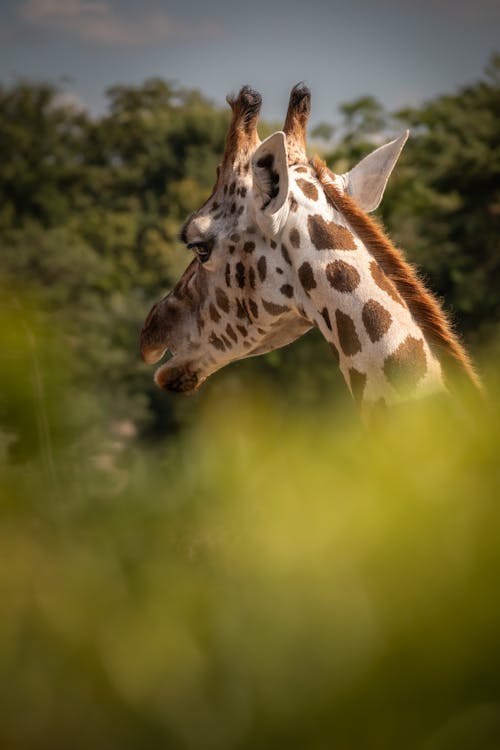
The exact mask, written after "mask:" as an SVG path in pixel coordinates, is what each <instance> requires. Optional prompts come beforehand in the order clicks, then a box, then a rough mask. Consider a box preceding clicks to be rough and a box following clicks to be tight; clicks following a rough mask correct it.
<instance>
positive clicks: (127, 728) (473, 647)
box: [0, 307, 500, 750]
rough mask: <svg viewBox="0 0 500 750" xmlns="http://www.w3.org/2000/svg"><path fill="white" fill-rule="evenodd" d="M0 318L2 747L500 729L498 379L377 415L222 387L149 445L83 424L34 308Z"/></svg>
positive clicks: (459, 738)
mask: <svg viewBox="0 0 500 750" xmlns="http://www.w3.org/2000/svg"><path fill="white" fill-rule="evenodd" d="M0 334H1V339H2V341H1V342H0V345H1V348H2V352H3V355H4V359H3V367H2V369H1V374H0V381H1V382H0V388H1V393H2V403H3V405H4V408H5V409H7V410H8V411H9V414H8V416H9V420H8V423H9V424H14V423H16V424H18V425H19V434H21V435H23V436H24V437H23V440H24V442H25V443H28V444H29V445H28V447H26V445H25V446H24V448H23V450H18V442H19V441H18V436H16V435H14V434H11V433H8V432H3V433H2V432H0V449H1V453H2V454H3V459H2V472H1V479H0V491H1V525H0V551H1V555H2V564H1V566H0V603H1V604H0V607H1V610H0V674H1V680H0V746H1V747H2V748H9V750H18V749H19V750H21V749H23V750H24V749H25V748H51V750H57V749H58V748H61V749H62V748H74V749H76V748H78V749H80V748H81V749H82V750H83V749H85V750H87V749H88V748H95V749H100V748H103V749H104V748H106V750H109V749H110V748H120V749H124V750H125V749H127V748H134V749H135V748H140V749H141V750H148V749H149V748H152V749H153V748H154V749H157V748H168V749H170V748H172V749H174V750H175V749H176V748H187V749H189V750H190V749H192V750H198V749H203V750H205V748H207V749H209V748H214V750H219V749H221V750H222V749H224V748H231V749H232V748H242V749H243V748H244V749H247V748H248V749H252V750H256V749H257V748H258V749H260V748H273V749H274V748H287V749H288V748H301V749H302V748H304V749H307V750H309V749H311V750H320V749H321V750H323V748H324V749H326V748H339V749H342V750H343V749H346V750H355V749H357V748H360V749H361V748H362V749H363V750H365V749H369V750H375V749H377V748H380V749H381V750H382V749H383V750H387V749H388V748H398V749H403V748H404V749H405V750H406V749H411V748H421V749H422V750H452V749H455V748H456V749H458V748H460V749H462V748H467V749H469V748H470V750H484V749H486V748H487V749H488V750H489V749H491V750H495V749H496V748H499V747H500V591H499V589H500V586H499V582H500V544H499V541H500V508H499V504H498V500H499V493H498V480H499V456H498V446H499V413H498V406H497V402H496V399H495V393H494V391H495V388H494V387H493V388H492V389H491V390H492V391H493V392H492V393H491V395H490V398H491V400H490V403H489V404H488V406H487V408H486V409H482V408H481V409H476V410H473V411H472V413H471V414H469V415H468V416H466V415H465V414H454V413H450V411H449V410H448V409H447V407H446V406H445V405H443V404H440V403H434V402H432V403H429V404H424V403H422V404H419V405H417V406H416V407H414V408H410V409H408V410H404V411H403V412H401V413H399V414H395V415H393V416H392V417H390V418H388V419H387V421H385V422H383V423H381V424H380V425H379V426H378V427H377V429H375V430H373V431H371V432H366V431H364V430H362V429H361V427H360V425H359V424H358V422H357V421H356V420H355V419H354V418H353V416H352V414H351V412H349V413H347V412H346V408H345V406H344V407H342V409H341V410H340V411H339V408H338V405H337V403H336V402H335V401H334V400H327V401H325V403H324V406H323V409H322V410H321V412H319V411H318V410H317V409H315V410H305V409H303V410H302V411H301V412H299V411H298V410H293V409H292V407H291V405H290V403H287V402H286V401H284V402H277V401H276V399H275V398H274V397H273V396H272V395H271V394H270V393H269V392H268V391H266V390H265V389H261V388H260V387H259V385H258V384H257V383H256V384H255V387H253V388H251V389H250V392H245V391H244V390H243V389H242V388H241V387H240V388H239V389H238V388H237V387H233V388H229V387H227V388H225V387H219V388H218V389H212V391H211V392H210V391H209V396H208V397H206V398H205V399H204V401H200V408H199V412H198V420H197V422H196V424H193V425H191V426H190V427H189V428H187V429H186V431H185V432H184V433H183V435H182V437H181V439H179V440H177V441H175V442H173V441H171V442H168V443H165V444H163V447H161V448H158V446H156V447H151V448H149V449H148V448H147V447H145V446H144V444H142V445H140V444H137V443H135V442H134V441H133V440H128V442H127V426H126V425H121V428H120V429H121V432H120V429H118V430H117V431H116V440H115V442H114V443H112V442H108V443H103V442H100V441H99V440H98V439H97V438H96V440H95V442H94V441H92V440H91V439H89V434H90V433H89V430H88V427H86V429H85V430H83V429H82V428H81V424H82V420H83V416H82V414H84V413H85V410H86V408H87V406H88V405H87V404H86V403H85V399H84V397H83V395H82V394H79V395H78V394H76V393H75V392H74V390H73V386H72V384H71V380H70V378H69V377H68V375H67V373H68V366H69V365H68V362H67V357H66V355H65V351H66V348H65V344H64V341H61V340H59V338H58V336H57V334H54V333H53V332H50V329H49V328H47V327H44V326H43V325H40V324H39V323H38V322H37V319H36V315H35V314H34V313H29V312H26V310H23V311H22V314H21V313H20V312H19V311H17V312H16V309H15V307H14V308H13V307H11V308H10V310H9V311H8V312H6V313H5V314H3V317H2V319H1V321H0ZM218 377H219V378H220V377H223V375H221V376H218ZM219 382H224V381H219ZM164 398H166V399H167V398H170V397H169V396H167V395H164ZM94 408H95V407H94ZM106 410H107V405H106V404H104V403H102V404H101V405H100V408H99V409H96V410H95V413H92V414H91V415H90V417H89V415H88V413H87V416H86V417H85V419H86V420H87V422H88V420H89V419H90V418H92V419H95V420H96V421H98V420H101V421H106V414H107V411H106Z"/></svg>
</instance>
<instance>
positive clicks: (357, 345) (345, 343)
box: [335, 310, 361, 357]
mask: <svg viewBox="0 0 500 750" xmlns="http://www.w3.org/2000/svg"><path fill="white" fill-rule="evenodd" d="M335 322H336V324H337V333H338V335H339V342H340V346H341V348H342V351H343V352H344V354H345V355H347V356H348V357H351V356H352V355H353V354H357V352H360V351H361V342H360V340H359V338H358V334H357V332H356V326H355V325H354V321H353V319H352V318H351V317H350V315H346V313H343V312H342V311H341V310H335Z"/></svg>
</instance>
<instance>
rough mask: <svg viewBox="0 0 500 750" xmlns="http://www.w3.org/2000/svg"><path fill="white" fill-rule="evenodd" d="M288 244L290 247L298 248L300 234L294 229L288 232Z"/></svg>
mask: <svg viewBox="0 0 500 750" xmlns="http://www.w3.org/2000/svg"><path fill="white" fill-rule="evenodd" d="M290 244H291V246H292V247H300V233H299V230H298V229H297V228H295V227H294V228H293V229H292V231H291V232H290Z"/></svg>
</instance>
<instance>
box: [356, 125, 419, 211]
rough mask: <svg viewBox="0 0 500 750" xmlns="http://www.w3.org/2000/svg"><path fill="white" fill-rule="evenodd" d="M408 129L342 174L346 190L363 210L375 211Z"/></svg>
mask: <svg viewBox="0 0 500 750" xmlns="http://www.w3.org/2000/svg"><path fill="white" fill-rule="evenodd" d="M408 135H409V131H408V130H407V131H406V132H405V133H403V135H402V136H400V137H399V138H396V139H395V140H394V141H391V142H390V143H386V144H385V146H381V147H380V148H377V149H376V150H375V151H372V153H371V154H368V156H365V158H364V159H362V160H361V161H360V162H359V164H357V165H356V166H355V167H354V168H353V169H351V171H350V172H346V173H345V174H343V175H342V180H343V182H344V185H345V190H346V192H347V193H348V195H352V197H353V198H354V200H355V201H356V203H357V204H358V206H359V207H360V208H362V209H363V211H366V212H367V213H369V212H370V211H375V209H376V208H377V206H378V205H379V203H380V201H381V200H382V196H383V194H384V190H385V186H386V185H387V180H388V179H389V177H390V174H391V172H392V170H393V169H394V166H395V164H396V162H397V160H398V158H399V155H400V153H401V151H402V150H403V146H404V145H405V143H406V141H407V139H408Z"/></svg>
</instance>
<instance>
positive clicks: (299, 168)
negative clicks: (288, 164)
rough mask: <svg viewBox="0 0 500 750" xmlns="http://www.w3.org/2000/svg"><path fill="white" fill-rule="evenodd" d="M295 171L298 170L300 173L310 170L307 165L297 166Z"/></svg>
mask: <svg viewBox="0 0 500 750" xmlns="http://www.w3.org/2000/svg"><path fill="white" fill-rule="evenodd" d="M295 171H296V172H298V173H300V174H307V173H308V172H309V170H308V169H307V167H297V169H296V170H295Z"/></svg>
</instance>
